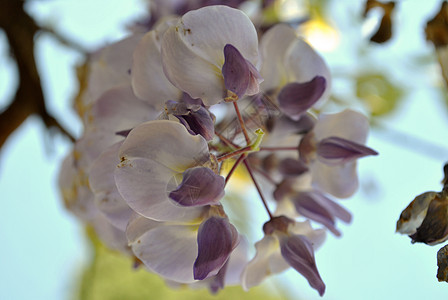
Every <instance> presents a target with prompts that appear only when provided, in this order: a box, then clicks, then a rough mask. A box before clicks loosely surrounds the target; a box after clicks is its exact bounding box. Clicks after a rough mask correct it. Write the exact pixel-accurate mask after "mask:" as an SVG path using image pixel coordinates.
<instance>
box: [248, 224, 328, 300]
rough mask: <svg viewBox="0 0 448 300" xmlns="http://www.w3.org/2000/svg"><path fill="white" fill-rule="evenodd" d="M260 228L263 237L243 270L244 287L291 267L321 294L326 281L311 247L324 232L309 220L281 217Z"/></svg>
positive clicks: (323, 237)
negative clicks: (315, 227) (298, 220)
mask: <svg viewBox="0 0 448 300" xmlns="http://www.w3.org/2000/svg"><path fill="white" fill-rule="evenodd" d="M263 230H264V232H265V236H264V237H263V239H262V240H261V241H259V242H257V243H256V244H255V247H256V249H257V253H256V255H255V257H254V258H253V259H252V260H251V261H250V262H249V263H248V265H247V266H246V268H245V270H244V272H243V275H242V286H243V288H244V289H249V288H251V287H253V286H256V285H258V284H260V283H261V282H262V281H263V280H264V279H265V278H266V277H267V276H268V275H270V274H272V273H279V272H282V271H284V270H286V269H287V268H289V267H292V268H294V269H295V270H297V271H298V272H299V273H301V274H302V275H303V276H305V278H306V279H307V280H308V282H309V284H310V285H311V286H312V287H313V288H314V289H316V290H317V291H318V292H319V294H320V295H321V296H322V295H323V293H324V291H325V284H324V283H323V281H322V279H321V277H320V275H319V272H318V270H317V267H316V263H315V259H314V249H317V248H318V247H320V245H322V243H323V242H324V240H325V231H324V230H322V229H313V228H312V227H311V226H310V223H309V222H303V223H297V222H294V221H293V220H291V219H288V218H286V217H284V216H280V217H275V218H273V219H272V220H271V221H269V222H267V223H266V224H265V225H264V227H263Z"/></svg>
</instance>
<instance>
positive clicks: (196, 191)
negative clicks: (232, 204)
mask: <svg viewBox="0 0 448 300" xmlns="http://www.w3.org/2000/svg"><path fill="white" fill-rule="evenodd" d="M224 184H225V180H224V177H222V176H219V175H216V174H215V173H214V172H213V171H212V170H210V169H209V168H205V167H196V168H190V169H188V170H186V171H185V172H184V174H183V178H182V183H181V184H180V185H179V186H178V187H177V189H176V190H174V191H172V192H171V193H170V195H169V197H170V198H171V199H173V200H174V201H176V202H177V203H179V204H180V205H183V206H204V205H210V204H218V203H219V200H220V199H221V198H222V197H223V196H224Z"/></svg>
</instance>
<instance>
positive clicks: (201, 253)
mask: <svg viewBox="0 0 448 300" xmlns="http://www.w3.org/2000/svg"><path fill="white" fill-rule="evenodd" d="M237 240H238V232H237V231H236V229H235V227H234V226H233V225H232V224H230V223H229V220H228V219H226V218H220V217H211V218H209V219H207V221H205V222H203V223H202V224H201V225H200V226H199V232H198V256H197V258H196V261H195V262H194V267H193V274H194V279H197V280H203V279H205V278H207V277H210V276H214V275H216V274H217V273H218V272H219V270H220V269H221V268H222V266H223V265H224V264H225V263H226V261H227V259H228V258H229V255H230V253H231V252H232V250H233V249H234V248H235V247H236V245H237Z"/></svg>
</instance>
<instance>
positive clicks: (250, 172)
mask: <svg viewBox="0 0 448 300" xmlns="http://www.w3.org/2000/svg"><path fill="white" fill-rule="evenodd" d="M243 163H244V165H245V166H246V169H247V172H249V175H250V177H251V178H252V181H253V182H254V184H255V187H256V188H257V191H258V194H259V195H260V198H261V201H262V202H263V205H264V207H265V208H266V211H267V212H268V215H269V217H270V218H271V219H272V213H271V211H270V210H269V207H268V204H267V202H266V199H265V198H264V196H263V193H262V192H261V189H260V186H259V185H258V183H257V181H256V180H255V177H254V174H253V172H252V169H251V167H250V165H249V163H248V162H247V160H244V161H243Z"/></svg>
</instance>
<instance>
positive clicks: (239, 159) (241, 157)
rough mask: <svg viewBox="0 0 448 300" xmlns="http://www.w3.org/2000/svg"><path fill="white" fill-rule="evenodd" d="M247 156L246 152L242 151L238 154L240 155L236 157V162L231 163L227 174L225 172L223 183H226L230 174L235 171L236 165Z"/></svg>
mask: <svg viewBox="0 0 448 300" xmlns="http://www.w3.org/2000/svg"><path fill="white" fill-rule="evenodd" d="M246 157H247V154H246V153H243V154H241V155H240V157H238V159H237V160H236V162H235V163H234V164H233V166H232V169H230V171H229V174H227V177H226V181H225V184H227V181H229V179H230V176H232V174H233V172H235V170H236V168H237V167H238V165H239V164H240V163H241V162H242V161H243V160H244V159H245V158H246Z"/></svg>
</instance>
